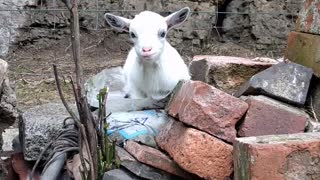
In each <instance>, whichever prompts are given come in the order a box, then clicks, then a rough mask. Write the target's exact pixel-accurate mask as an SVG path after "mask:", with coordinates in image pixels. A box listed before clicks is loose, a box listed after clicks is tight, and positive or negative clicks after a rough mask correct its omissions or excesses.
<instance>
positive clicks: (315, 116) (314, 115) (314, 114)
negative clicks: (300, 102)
mask: <svg viewBox="0 0 320 180" xmlns="http://www.w3.org/2000/svg"><path fill="white" fill-rule="evenodd" d="M310 102H311V103H310V106H311V112H312V114H313V117H314V119H315V120H316V121H317V122H319V119H318V118H317V114H316V112H315V111H314V107H313V100H312V97H311V98H310Z"/></svg>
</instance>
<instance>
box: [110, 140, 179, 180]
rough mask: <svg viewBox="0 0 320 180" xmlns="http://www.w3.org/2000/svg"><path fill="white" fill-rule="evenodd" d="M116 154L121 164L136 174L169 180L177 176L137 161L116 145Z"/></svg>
mask: <svg viewBox="0 0 320 180" xmlns="http://www.w3.org/2000/svg"><path fill="white" fill-rule="evenodd" d="M116 154H117V157H118V159H119V160H120V162H121V166H123V167H125V168H126V169H128V170H129V171H131V172H132V173H133V174H135V175H136V176H139V177H141V178H143V179H150V180H171V179H177V176H174V175H171V174H169V173H167V172H165V171H162V170H160V169H157V168H154V167H151V166H147V165H145V164H143V163H140V162H139V161H137V160H136V159H135V158H134V157H133V156H131V154H129V153H128V152H127V151H126V150H124V149H123V148H120V147H118V146H116Z"/></svg>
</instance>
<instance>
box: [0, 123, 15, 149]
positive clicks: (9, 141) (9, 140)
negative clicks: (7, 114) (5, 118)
mask: <svg viewBox="0 0 320 180" xmlns="http://www.w3.org/2000/svg"><path fill="white" fill-rule="evenodd" d="M18 136H19V129H18V128H8V129H5V131H4V132H3V133H2V139H3V145H2V151H3V152H13V151H14V150H15V149H14V147H13V142H14V139H15V138H16V137H18Z"/></svg>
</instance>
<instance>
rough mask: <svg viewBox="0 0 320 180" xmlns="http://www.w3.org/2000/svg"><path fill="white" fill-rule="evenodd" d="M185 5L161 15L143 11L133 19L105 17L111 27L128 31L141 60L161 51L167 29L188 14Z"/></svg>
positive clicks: (184, 18)
mask: <svg viewBox="0 0 320 180" xmlns="http://www.w3.org/2000/svg"><path fill="white" fill-rule="evenodd" d="M189 12H190V9H189V8H188V7H185V8H183V9H181V10H179V11H176V12H174V13H172V14H170V15H169V16H166V17H163V16H161V15H159V14H157V13H154V12H151V11H143V12H141V13H140V14H138V15H136V16H135V17H134V18H133V19H127V18H124V17H120V16H116V15H113V14H110V13H106V14H105V16H104V17H105V19H106V20H107V22H108V24H110V25H111V26H112V27H113V28H115V29H118V30H122V31H127V32H129V35H130V38H131V40H132V41H133V43H134V48H135V51H136V53H137V55H138V56H139V57H140V58H141V59H143V60H151V61H152V60H154V59H158V58H157V57H159V55H160V54H161V53H162V51H163V49H164V45H165V41H166V35H167V32H168V30H170V29H171V28H173V27H176V26H178V25H180V24H182V23H183V22H184V21H185V20H186V19H187V18H188V15H189Z"/></svg>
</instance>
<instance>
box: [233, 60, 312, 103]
mask: <svg viewBox="0 0 320 180" xmlns="http://www.w3.org/2000/svg"><path fill="white" fill-rule="evenodd" d="M312 74H313V71H312V70H311V69H310V68H306V67H304V66H301V65H299V64H296V63H291V62H288V63H286V62H281V63H278V64H276V65H273V66H272V67H270V68H268V69H266V70H264V71H262V72H260V73H258V74H256V75H254V76H252V77H251V78H250V80H249V81H248V82H247V83H245V84H244V85H243V86H242V87H241V88H240V89H239V90H238V91H237V92H236V93H235V96H237V97H239V96H241V95H266V96H270V97H273V98H275V99H278V100H281V101H284V102H288V103H292V104H296V105H304V104H305V101H306V98H307V93H308V90H309V85H310V81H311V78H312Z"/></svg>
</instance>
